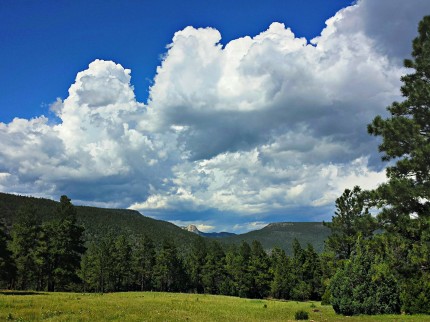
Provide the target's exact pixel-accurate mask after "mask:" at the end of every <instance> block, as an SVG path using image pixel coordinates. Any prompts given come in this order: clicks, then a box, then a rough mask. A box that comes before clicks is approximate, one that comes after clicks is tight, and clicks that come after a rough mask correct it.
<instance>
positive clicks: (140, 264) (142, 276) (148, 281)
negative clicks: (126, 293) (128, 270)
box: [133, 236, 155, 291]
mask: <svg viewBox="0 0 430 322" xmlns="http://www.w3.org/2000/svg"><path fill="white" fill-rule="evenodd" d="M154 265H155V246H154V242H153V241H152V239H151V238H149V237H148V236H144V237H143V238H141V239H140V240H139V241H138V243H137V245H136V247H135V249H134V251H133V268H134V269H133V270H134V272H135V274H136V277H135V284H137V285H138V289H139V290H140V291H150V290H152V287H153V286H152V284H153V282H152V279H153V274H154V273H153V271H154Z"/></svg>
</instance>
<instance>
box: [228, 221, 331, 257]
mask: <svg viewBox="0 0 430 322" xmlns="http://www.w3.org/2000/svg"><path fill="white" fill-rule="evenodd" d="M330 233H331V231H330V229H329V228H327V227H326V226H324V225H323V223H322V222H278V223H271V224H268V225H267V226H265V227H263V228H261V229H258V230H253V231H250V232H247V233H245V234H240V235H235V236H228V237H225V238H222V239H220V242H222V243H225V244H227V245H229V244H239V243H241V242H242V241H246V242H247V243H251V242H252V241H253V240H258V241H259V242H260V243H261V244H262V245H263V248H264V249H265V250H266V251H270V250H271V249H273V248H274V247H280V248H282V249H284V250H285V251H286V252H287V254H289V255H292V253H293V250H292V243H293V240H294V239H295V238H296V239H297V240H298V241H299V242H300V244H301V246H302V248H305V247H306V246H307V244H311V245H312V246H313V247H314V249H315V250H316V251H317V252H318V253H321V252H322V251H323V250H324V241H325V240H326V238H327V237H328V236H329V235H330Z"/></svg>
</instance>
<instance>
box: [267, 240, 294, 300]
mask: <svg viewBox="0 0 430 322" xmlns="http://www.w3.org/2000/svg"><path fill="white" fill-rule="evenodd" d="M270 261H271V269H270V271H271V273H272V275H273V279H272V282H271V284H270V293H271V295H272V296H273V297H274V298H277V299H283V300H289V299H291V290H292V288H293V285H294V275H293V268H292V266H291V260H290V258H288V256H287V254H285V251H284V250H283V249H280V248H274V249H273V250H272V253H271V255H270Z"/></svg>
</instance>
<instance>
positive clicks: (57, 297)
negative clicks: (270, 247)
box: [0, 292, 430, 322]
mask: <svg viewBox="0 0 430 322" xmlns="http://www.w3.org/2000/svg"><path fill="white" fill-rule="evenodd" d="M298 310H305V311H307V312H309V319H310V320H314V321H351V322H352V321H417V322H418V321H430V316H422V315H421V316H406V315H383V316H357V317H343V316H338V315H336V314H335V313H334V311H333V309H332V308H331V307H330V306H321V305H320V303H318V302H292V301H290V302H282V301H270V300H250V299H240V298H235V297H227V296H212V295H201V294H174V293H148V292H144V293H111V294H103V295H102V294H81V293H29V292H27V293H17V292H0V321H204V322H208V321H241V322H243V321H294V314H295V312H296V311H298Z"/></svg>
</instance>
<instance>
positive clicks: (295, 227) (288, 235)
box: [0, 193, 330, 255]
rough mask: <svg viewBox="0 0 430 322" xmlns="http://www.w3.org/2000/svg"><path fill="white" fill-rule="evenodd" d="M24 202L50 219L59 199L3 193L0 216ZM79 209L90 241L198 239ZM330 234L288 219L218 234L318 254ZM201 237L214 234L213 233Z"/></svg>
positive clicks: (233, 241) (182, 243)
mask: <svg viewBox="0 0 430 322" xmlns="http://www.w3.org/2000/svg"><path fill="white" fill-rule="evenodd" d="M25 204H30V205H34V206H35V208H36V209H37V215H38V217H39V219H40V220H41V221H48V220H52V219H54V216H55V211H54V210H55V208H56V206H57V204H58V202H56V201H53V200H48V199H43V198H34V197H24V196H18V195H12V194H6V193H0V214H1V215H0V218H4V220H5V222H6V225H7V226H9V227H10V226H11V225H12V224H13V223H14V221H15V219H16V213H17V211H18V210H19V208H20V207H21V206H23V205H25ZM76 210H77V222H78V223H79V224H82V225H83V226H84V228H85V235H86V239H87V240H93V239H97V238H100V237H103V236H105V235H106V234H107V233H109V231H112V232H113V233H114V234H115V235H119V234H126V235H131V236H136V237H137V236H142V235H146V236H148V237H150V238H151V239H153V240H154V241H155V242H156V243H157V244H161V242H162V241H163V239H164V238H170V239H172V240H173V241H174V242H175V243H176V245H177V246H178V247H180V248H182V247H187V245H188V246H189V245H190V244H191V243H192V241H193V240H195V239H196V238H197V235H196V234H194V233H191V232H189V231H187V230H185V229H181V228H179V227H177V226H175V225H173V224H171V223H169V222H166V221H162V220H155V219H152V218H149V217H145V216H143V215H142V214H140V213H139V212H137V211H135V210H129V209H106V208H96V207H86V206H76ZM329 233H330V230H329V229H328V228H327V227H325V226H324V225H323V224H322V223H318V222H288V223H287V222H285V223H272V224H269V225H267V226H266V227H264V228H262V229H259V230H254V231H250V232H248V233H245V234H240V235H230V236H229V235H226V237H219V234H217V235H216V236H215V237H216V238H217V239H219V241H220V242H221V243H222V244H223V245H225V246H228V245H240V243H241V242H242V241H246V242H247V243H249V244H251V243H252V241H254V240H257V241H259V242H260V243H261V244H262V245H263V248H264V249H265V250H266V251H270V250H272V249H273V248H275V247H279V248H281V249H283V250H285V251H286V253H287V254H288V255H291V254H292V251H293V250H292V243H293V241H294V239H297V240H298V241H299V242H300V244H301V245H303V246H306V245H307V244H308V243H310V244H311V245H312V246H313V247H314V249H315V250H316V251H317V252H318V253H321V252H322V251H323V249H324V240H325V239H326V238H327V236H328V235H329ZM202 236H203V237H212V235H211V234H203V235H202ZM215 237H214V238H215Z"/></svg>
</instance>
